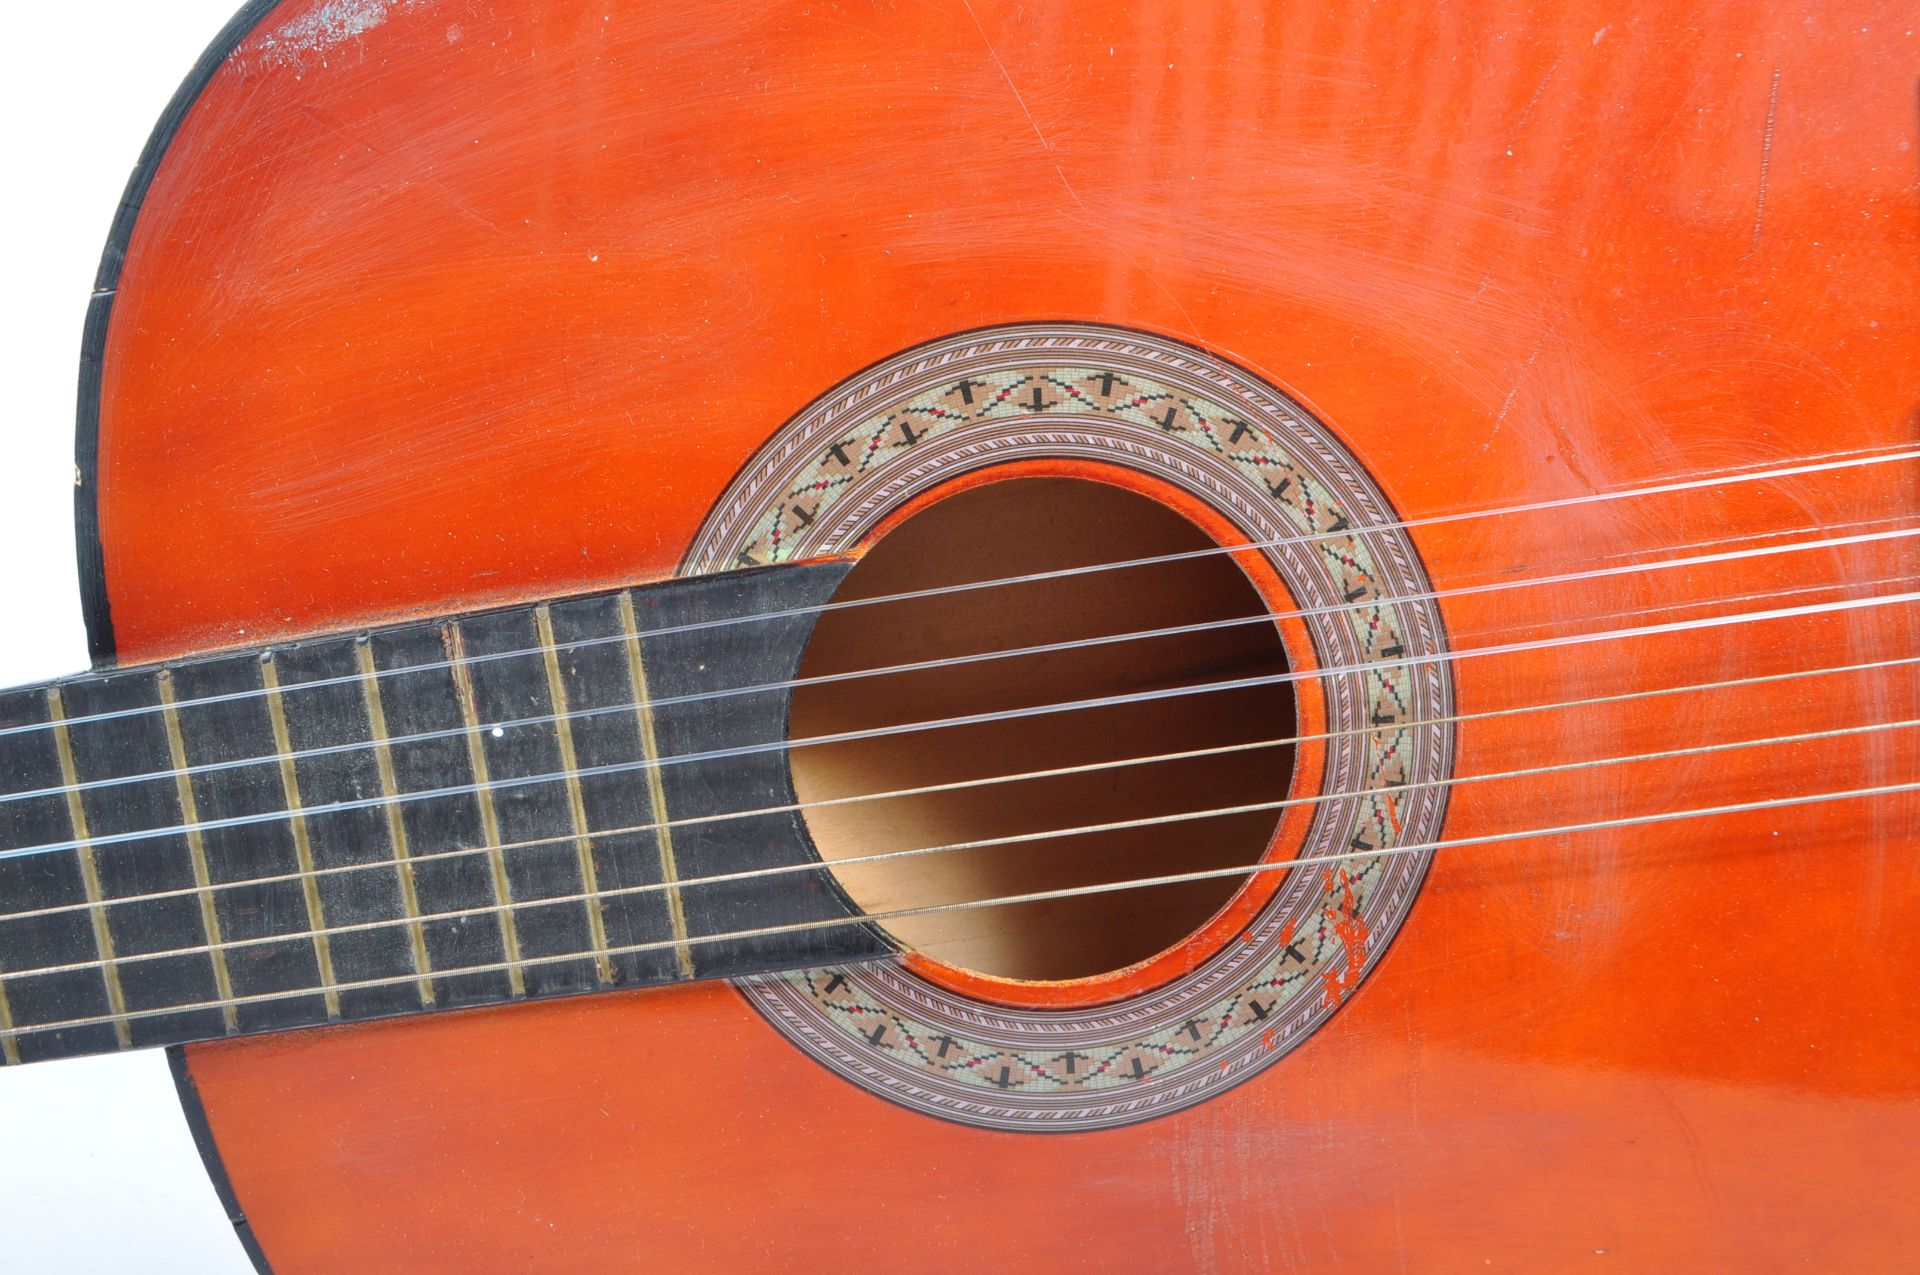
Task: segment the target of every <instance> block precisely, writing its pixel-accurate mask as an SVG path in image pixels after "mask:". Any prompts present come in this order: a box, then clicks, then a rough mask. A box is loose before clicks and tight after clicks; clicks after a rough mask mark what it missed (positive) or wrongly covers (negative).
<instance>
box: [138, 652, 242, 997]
mask: <svg viewBox="0 0 1920 1275" xmlns="http://www.w3.org/2000/svg"><path fill="white" fill-rule="evenodd" d="M157 680H158V682H159V685H160V703H161V705H162V706H163V707H162V709H161V717H162V719H163V721H164V723H165V725H166V729H167V755H168V757H169V758H170V759H171V760H172V762H173V782H174V790H175V791H176V792H178V793H179V795H180V822H181V823H182V824H183V825H184V826H185V827H186V830H187V854H188V856H189V857H190V858H191V859H192V860H193V883H194V884H195V885H196V886H198V887H200V926H201V928H202V929H203V930H205V931H206V935H207V943H208V946H209V949H210V950H209V951H208V956H209V957H210V958H211V959H212V961H213V985H214V989H215V990H216V991H218V992H219V993H220V999H221V1001H223V1002H226V1003H223V1004H222V1005H221V1006H220V1017H221V1020H222V1021H223V1022H225V1023H226V1025H227V1030H228V1031H237V1030H239V1027H240V1012H239V1010H238V1009H237V1008H236V1007H235V1006H234V1005H233V1004H232V1003H231V1002H232V1000H233V975H232V974H231V973H230V972H229V971H228V969H227V954H226V953H225V952H224V951H222V950H221V949H220V947H219V943H220V917H219V914H218V913H217V912H216V911H215V910H214V904H213V892H212V890H211V889H209V888H208V887H210V886H211V885H212V884H213V881H212V878H211V877H210V876H209V875H208V872H207V844H206V840H205V839H204V838H203V837H202V836H201V835H200V812H199V808H198V807H197V806H196V805H195V803H194V800H193V780H192V778H191V777H190V776H189V775H188V774H187V745H186V741H185V740H183V739H182V738H181V737H180V711H179V709H178V707H177V706H176V705H175V703H174V698H173V675H172V674H171V673H169V672H168V671H167V670H166V669H161V670H160V675H159V678H158V679H157Z"/></svg>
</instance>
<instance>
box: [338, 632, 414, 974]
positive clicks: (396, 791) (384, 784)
mask: <svg viewBox="0 0 1920 1275" xmlns="http://www.w3.org/2000/svg"><path fill="white" fill-rule="evenodd" d="M354 657H355V658H356V659H357V660H358V661H359V663H360V686H361V691H362V693H363V694H364V696H365V699H366V705H367V726H368V729H369V730H370V731H372V733H373V743H374V748H373V751H374V759H375V762H376V764H377V765H378V766H379V769H380V791H381V793H382V795H384V796H385V797H386V799H387V804H386V815H387V835H388V836H389V837H390V838H391V839H392V842H393V858H394V867H393V870H394V873H395V875H396V876H398V877H399V880H400V898H401V900H402V902H403V903H404V905H405V907H406V909H407V916H408V917H409V918H411V919H410V921H409V922H408V925H407V941H408V942H409V943H410V944H411V945H412V947H413V967H414V969H415V970H417V971H418V972H419V973H420V974H422V975H423V976H424V975H426V974H428V973H429V972H430V971H431V970H432V968H433V963H432V961H431V960H429V959H428V956H427V936H426V931H425V930H424V929H423V928H422V927H421V924H420V894H419V889H418V885H417V883H416V882H415V880H414V875H413V863H412V862H411V859H410V856H409V854H408V850H407V826H406V821H405V820H403V819H402V818H401V817H400V805H399V802H398V801H397V800H395V799H396V798H397V797H399V795H400V785H399V782H398V781H397V780H396V778H395V777H394V771H393V746H392V744H391V743H389V742H388V738H387V714H386V709H385V708H384V707H383V705H382V703H381V698H380V679H379V678H378V677H376V676H375V672H376V670H375V668H374V663H373V644H372V642H370V641H363V642H359V643H356V644H355V647H354ZM418 987H419V991H420V1003H421V1004H422V1005H431V1004H433V1001H434V991H433V980H432V979H431V978H428V977H422V978H421V979H420V981H419V983H418Z"/></svg>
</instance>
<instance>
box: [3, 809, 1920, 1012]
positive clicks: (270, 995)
mask: <svg viewBox="0 0 1920 1275" xmlns="http://www.w3.org/2000/svg"><path fill="white" fill-rule="evenodd" d="M1916 791H1920V781H1911V782H1906V783H1898V784H1880V785H1876V786H1874V787H1869V788H1847V789H1838V790H1829V791H1824V792H1817V793H1803V794H1801V795H1800V796H1797V797H1769V798H1764V799H1761V800H1757V801H1744V802H1734V803H1730V804H1727V805H1720V806H1696V807H1690V808H1687V809H1682V810H1661V811H1655V812H1653V813H1651V814H1644V815H1625V816H1620V817H1616V818H1612V819H1598V820H1592V821H1589V822H1584V823H1571V824H1559V825H1556V826H1553V827H1545V828H1522V829H1509V830H1506V831H1503V832H1492V833H1480V834H1476V835H1474V836H1470V837H1459V838H1455V839H1451V840H1439V841H1424V842H1415V843H1411V844H1408V845H1403V846H1374V847H1371V848H1369V849H1366V850H1344V851H1337V852H1334V853H1329V854H1324V855H1312V856H1307V857H1303V858H1298V859H1280V860H1275V861H1274V862H1271V863H1254V864H1245V865H1240V866H1237V867H1229V868H1209V869H1205V870H1202V871H1195V872H1180V873H1170V874H1167V875H1164V876H1155V877H1136V878H1133V879H1130V880H1126V881H1113V882H1105V883H1101V884H1096V885H1085V886H1069V887H1064V888H1061V889H1054V890H1038V891H1032V892H1029V893H1025V894H1009V895H996V896H992V897H989V898H984V899H968V900H963V901H961V902H957V903H935V904H928V905H926V906H924V907H913V908H895V909H891V910H888V911H884V912H873V913H867V914H864V915H851V916H841V917H829V918H826V919H824V920H817V921H798V922H792V923H789V924H785V925H771V926H760V927H757V928H754V929H747V930H730V931H723V932H720V933H715V934H696V935H692V936H690V937H689V938H688V940H687V941H688V942H689V943H724V942H745V941H749V940H753V939H761V938H774V937H779V936H781V935H787V934H798V933H807V932H812V931H817V930H825V929H836V928H841V927H845V926H850V925H868V924H873V923H878V922H886V921H897V920H904V919H907V918H910V917H916V916H930V915H934V914H937V913H945V912H962V911H971V910H974V909H978V908H989V907H1008V906H1012V905H1015V904H1023V903H1044V902H1051V901H1053V900H1056V899H1066V898H1080V897H1084V896H1087V895H1095V894H1113V893H1118V892H1121V891H1125V890H1143V889H1153V888H1157V887H1160V886H1167V885H1184V884H1186V883H1188V882H1193V881H1211V880H1222V879H1227V878H1232V877H1241V876H1256V875H1260V874H1263V873H1268V872H1291V871H1296V870H1298V869H1300V868H1310V867H1323V866H1327V865H1331V864H1335V863H1348V862H1352V861H1354V860H1358V859H1375V858H1389V857H1395V856H1400V855H1408V854H1426V853H1430V852H1438V851H1441V850H1456V849H1459V848H1461V847H1464V846H1477V845H1496V844H1500V843H1503V842H1511V841H1525V840H1531V839H1534V838H1550V837H1563V836H1569V835H1572V834H1574V833H1582V832H1598V831H1608V830H1612V829H1617V828H1636V827H1646V826H1650V825H1655V824H1662V823H1674V822H1678V821H1681V820H1687V819H1702V818H1711V817H1715V816H1720V815H1735V814H1746V813H1752V812H1756V811H1762V810H1779V809H1784V808H1787V807H1790V806H1811V805H1819V804H1823V803H1828V802H1835V801H1854V800H1869V799H1873V798H1878V797H1888V796H1895V795H1898V794H1902V793H1910V792H1916ZM1202 813H1204V812H1202ZM1183 817H1186V818H1191V817H1194V816H1183ZM676 942H677V940H673V939H666V940H659V941H655V942H649V943H633V944H626V945H623V946H621V947H617V948H613V949H611V951H612V952H613V954H614V955H620V956H624V955H629V954H639V953H643V952H657V951H664V950H668V949H670V948H672V947H673V946H674V945H675V943H676ZM578 959H579V957H578V956H577V955H575V954H571V953H565V954H560V955H555V956H537V957H528V958H526V959H525V960H523V961H522V962H521V963H522V964H523V965H550V964H555V963H558V962H562V961H572V960H578ZM876 959H891V958H876ZM501 968H502V965H501V964H500V963H499V962H493V963H488V964H483V965H467V966H458V967H454V968H450V969H447V970H443V971H441V972H442V973H443V974H446V975H458V974H489V973H498V972H499V971H500V970H501ZM407 981H409V977H408V976H401V977H398V978H375V979H359V980H356V981H354V982H351V983H345V984H342V986H343V987H344V988H350V989H358V988H363V987H385V986H392V985H395V984H399V983H405V982H407ZM310 994H311V993H309V992H304V991H301V992H266V993H259V994H256V995H252V996H242V997H236V998H234V999H235V1000H236V1002H237V1003H240V1004H250V1003H253V1002H256V1001H274V1000H284V999H287V998H289V997H292V996H305V995H310ZM211 1008H214V1006H213V1005H211V1004H208V1003H204V1002H202V1003H196V1004H192V1005H184V1006H172V1007H168V1008H165V1009H153V1010H138V1011H134V1012H133V1013H132V1014H129V1015H128V1017H148V1016H151V1015H154V1014H163V1013H176V1012H186V1011H191V1010H199V1009H211ZM113 1021H116V1020H115V1019H114V1018H113V1017H112V1016H109V1015H97V1016H93V1017H88V1018H72V1019H65V1020H62V1021H60V1022H57V1023H39V1024H34V1025H32V1026H29V1027H23V1028H16V1029H15V1032H14V1034H15V1035H16V1036H25V1035H29V1034H32V1033H37V1032H45V1031H61V1030H67V1029H70V1028H76V1027H89V1026H93V1025H95V1024H98V1023H106V1022H113Z"/></svg>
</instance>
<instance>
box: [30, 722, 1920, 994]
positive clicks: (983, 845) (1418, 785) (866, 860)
mask: <svg viewBox="0 0 1920 1275" xmlns="http://www.w3.org/2000/svg"><path fill="white" fill-rule="evenodd" d="M1916 726H1920V717H1911V718H1903V719H1900V720H1897V721H1887V722H1872V723H1868V724H1866V725H1858V726H1843V727H1834V728H1831V729H1827V730H1817V731H1801V732H1797V733H1794V734H1787V735H1769V736H1765V737H1761V738H1756V739H1737V740H1725V741H1722V742H1720V743H1717V744H1692V745H1688V746H1687V747H1684V748H1667V749H1659V750H1655V751H1652V752H1644V753H1627V754H1620V755H1616V756H1610V757H1589V758H1581V759H1578V760H1575V761H1567V762H1555V763H1552V764H1549V765H1544V766H1528V767H1523V768H1521V769H1517V770H1505V771H1483V772H1481V773H1478V774H1470V775H1449V776H1447V777H1445V778H1443V779H1424V780H1414V781H1409V782H1406V783H1395V784H1392V785H1384V786H1382V787H1378V788H1362V789H1358V790H1355V791H1351V792H1331V793H1309V794H1307V795H1305V796H1300V797H1286V798H1280V799H1276V800H1273V801H1258V802H1249V803H1246V804H1242V805H1233V806H1216V807H1213V808H1211V809H1207V810H1193V811H1181V812H1177V813H1174V814H1167V815H1152V816H1143V817H1140V818H1135V819H1117V820H1109V821H1106V822H1102V823H1094V824H1081V825H1077V826H1073V827H1066V828H1046V829H1041V830H1039V831H1034V832H1019V833H1007V834H1003V835H1000V836H994V837H981V838H975V839H973V840H968V841H952V842H946V843H943V844H940V845H932V846H914V847H910V848H907V849H900V850H884V851H877V852H874V853H871V854H863V855H852V856H849V857H847V858H845V859H835V860H832V861H831V862H828V861H822V860H811V859H810V860H807V861H804V862H800V863H785V864H776V865H774V866H771V867H766V868H743V869H741V870H739V871H736V872H721V873H713V874H709V875H707V876H701V877H681V878H678V879H676V880H672V881H649V882H644V883H642V884H640V885H629V886H619V887H615V888H611V889H601V890H582V891H578V892H575V893H572V894H557V895H548V896H544V897H541V898H535V899H519V900H515V901H513V902H509V903H490V904H478V905H475V906H473V907H468V908H455V909H452V910H449V911H443V912H423V913H421V914H420V915H418V916H411V915H409V916H400V917H393V918H389V919H386V920H380V921H357V922H352V923H348V924H344V925H329V926H321V927H318V928H315V929H308V930H296V931H293V932H291V933H287V934H269V935H259V936H256V937H253V938H245V939H226V940H222V941H220V942H217V943H199V944H195V945H193V946H190V947H176V948H166V949H162V950H157V951H152V952H138V953H128V954H126V955H123V956H115V957H113V958H111V959H107V960H100V959H96V960H90V961H75V962H71V963H69V964H65V965H44V966H28V967H25V968H22V969H11V970H8V971H7V973H6V975H5V981H6V982H8V983H13V982H17V981H19V980H21V979H26V978H33V977H38V976H51V975H55V974H72V973H81V972H86V971H90V970H100V969H104V968H106V967H107V966H113V967H115V968H119V967H122V966H126V965H134V964H138V963H140V962H143V961H157V960H167V959H172V958H178V957H184V956H205V955H210V954H212V953H215V952H222V953H224V952H234V951H239V950H243V949H247V948H253V947H260V946H263V945H270V944H274V943H304V942H309V941H312V940H314V939H320V938H333V937H335V936H337V935H341V934H357V933H363V932H366V931H372V930H392V929H401V928H404V927H407V926H414V925H426V924H432V923H434V922H438V921H455V920H462V919H465V918H469V917H479V916H498V915H501V914H503V913H508V912H512V913H515V914H518V913H523V912H528V911H532V910H534V909H537V908H547V907H560V906H571V905H574V904H585V903H599V902H602V901H604V900H606V899H613V898H627V897H632V896H637V895H645V894H659V893H664V892H666V891H669V890H687V889H691V888H693V887H695V886H704V885H733V884H738V883H740V882H743V881H758V880H763V879H765V878H768V877H780V876H790V875H794V874H797V873H801V872H820V871H838V870H839V869H842V868H852V867H860V866H863V865H869V864H875V863H894V862H898V861H901V860H905V859H920V858H926V857H929V856H932V855H944V854H954V853H958V852H960V851H964V850H990V849H996V848H999V847H1002V846H1013V845H1029V844H1031V843H1034V842H1040V841H1058V840H1062V839H1065V838H1069V837H1083V836H1096V835H1099V834H1103V833H1109V832H1127V831H1132V830H1134V829H1138V828H1154V827H1164V826H1167V825H1171V824H1177V823H1193V822H1197V821H1200V820H1205V819H1223V818H1230V817H1232V816H1235V815H1248V814H1259V813H1264V812H1274V813H1278V812H1280V811H1285V810H1292V809H1295V808H1300V807H1307V806H1320V805H1330V804H1332V803H1334V802H1340V801H1357V800H1362V799H1364V798H1367V797H1374V796H1382V795H1384V796H1386V797H1387V798H1388V799H1389V800H1392V799H1393V798H1395V797H1398V796H1399V795H1400V794H1401V793H1406V792H1418V791H1422V790H1428V789H1434V790H1439V789H1445V790H1449V791H1451V790H1452V789H1455V788H1458V787H1462V786H1464V785H1468V784H1478V783H1498V782H1511V781H1513V780H1519V779H1534V778H1538V777H1540V776H1543V775H1555V774H1565V773H1570V772H1576V771H1577V772H1582V773H1584V772H1586V771H1589V770H1600V769H1604V768H1606V767H1610V766H1625V765H1632V764H1635V763H1639V762H1653V761H1675V760H1678V759H1680V758H1683V757H1705V756H1714V755H1718V754H1722V753H1730V752H1738V751H1741V750H1743V749H1749V748H1769V747H1782V746H1785V745H1789V744H1808V743H1817V742H1819V741H1822V740H1831V739H1848V738H1854V737H1858V736H1864V735H1878V734H1884V733H1886V732H1888V731H1898V730H1911V729H1913V728H1914V727H1916ZM576 955H577V956H578V958H579V959H582V960H585V959H591V958H592V957H593V956H594V955H596V951H595V950H588V951H586V952H581V953H577V954H576ZM312 990H314V991H318V990H321V989H312Z"/></svg>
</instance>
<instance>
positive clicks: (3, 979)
mask: <svg viewBox="0 0 1920 1275" xmlns="http://www.w3.org/2000/svg"><path fill="white" fill-rule="evenodd" d="M12 1031H13V1002H12V1001H9V1000H8V999H7V972H6V968H5V967H4V966H0V1032H5V1033H8V1034H7V1035H0V1063H7V1064H13V1063H17V1062H19V1061H20V1042H19V1041H17V1040H15V1039H14V1038H13V1036H12V1034H11V1033H12Z"/></svg>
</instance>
